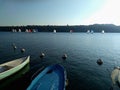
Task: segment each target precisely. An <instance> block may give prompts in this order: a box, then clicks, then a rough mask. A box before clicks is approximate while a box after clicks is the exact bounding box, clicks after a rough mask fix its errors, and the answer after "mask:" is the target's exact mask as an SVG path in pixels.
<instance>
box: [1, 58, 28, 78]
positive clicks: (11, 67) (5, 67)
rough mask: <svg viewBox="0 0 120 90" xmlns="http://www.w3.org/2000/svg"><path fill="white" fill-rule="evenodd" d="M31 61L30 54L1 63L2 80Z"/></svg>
mask: <svg viewBox="0 0 120 90" xmlns="http://www.w3.org/2000/svg"><path fill="white" fill-rule="evenodd" d="M29 62H30V56H28V57H23V58H19V59H15V60H12V61H9V62H6V63H3V64H0V80H2V79H4V78H7V77H8V76H11V75H13V74H14V73H16V72H18V71H19V70H21V69H22V68H23V67H25V66H26V65H27V64H28V63H29Z"/></svg>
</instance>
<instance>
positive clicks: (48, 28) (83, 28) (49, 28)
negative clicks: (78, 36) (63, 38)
mask: <svg viewBox="0 0 120 90" xmlns="http://www.w3.org/2000/svg"><path fill="white" fill-rule="evenodd" d="M12 29H16V30H18V29H21V31H22V32H25V30H26V29H36V30H37V31H38V32H53V30H54V29H55V30H56V31H57V32H69V31H70V30H73V32H87V30H93V31H94V32H101V31H102V30H104V31H105V32H120V26H116V25H113V24H94V25H73V26H69V25H66V26H65V25H63V26H57V25H27V26H0V31H6V32H9V31H10V32H11V31H12Z"/></svg>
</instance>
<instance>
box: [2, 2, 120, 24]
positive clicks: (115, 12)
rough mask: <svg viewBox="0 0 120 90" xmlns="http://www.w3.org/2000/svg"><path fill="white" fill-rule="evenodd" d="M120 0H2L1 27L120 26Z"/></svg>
mask: <svg viewBox="0 0 120 90" xmlns="http://www.w3.org/2000/svg"><path fill="white" fill-rule="evenodd" d="M119 2H120V0H0V26H21V25H90V24H115V25H120V19H119V18H120V12H119V8H120V5H119Z"/></svg>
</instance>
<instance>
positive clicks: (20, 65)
mask: <svg viewBox="0 0 120 90" xmlns="http://www.w3.org/2000/svg"><path fill="white" fill-rule="evenodd" d="M22 58H25V59H24V60H23V62H22V63H21V64H19V65H17V66H15V67H13V68H10V69H8V70H5V71H3V72H1V73H0V75H4V74H5V73H9V72H11V70H15V69H17V68H18V67H19V68H18V69H17V70H15V71H13V72H12V73H10V74H9V75H7V76H5V77H3V78H2V77H0V80H2V79H4V78H7V77H8V76H11V75H12V74H14V73H16V72H17V71H19V70H20V69H22V68H23V67H24V66H25V65H26V64H27V63H29V61H30V60H29V59H30V56H26V57H22ZM22 58H18V59H14V60H12V61H15V60H19V59H22ZM12 61H8V62H12ZM8 62H6V63H8ZM1 65H5V63H3V64H1ZM1 65H0V66H1Z"/></svg>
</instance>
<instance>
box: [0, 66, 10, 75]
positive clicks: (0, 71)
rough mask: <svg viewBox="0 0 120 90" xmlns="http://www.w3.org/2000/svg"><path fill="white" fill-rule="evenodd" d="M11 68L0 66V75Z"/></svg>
mask: <svg viewBox="0 0 120 90" xmlns="http://www.w3.org/2000/svg"><path fill="white" fill-rule="evenodd" d="M11 68H12V67H11V66H7V65H4V66H0V73H2V72H4V71H6V70H9V69H11Z"/></svg>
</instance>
